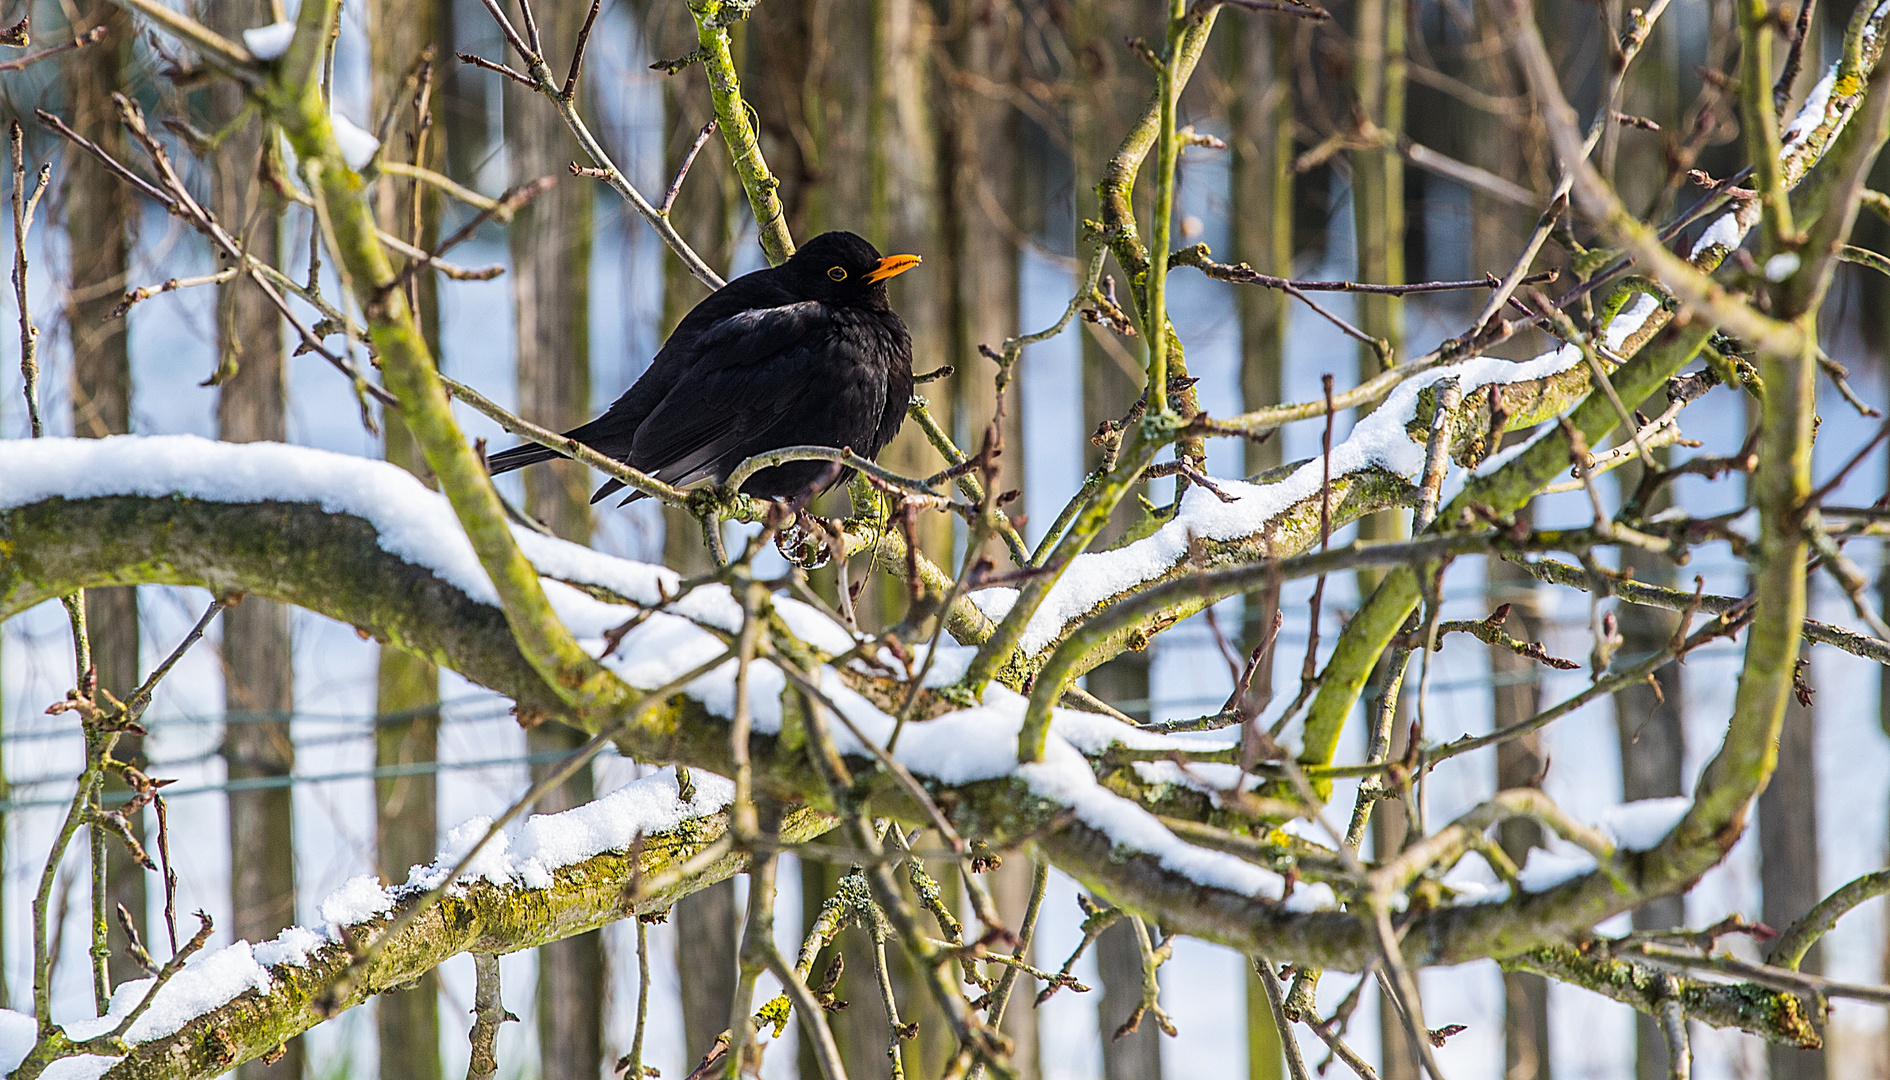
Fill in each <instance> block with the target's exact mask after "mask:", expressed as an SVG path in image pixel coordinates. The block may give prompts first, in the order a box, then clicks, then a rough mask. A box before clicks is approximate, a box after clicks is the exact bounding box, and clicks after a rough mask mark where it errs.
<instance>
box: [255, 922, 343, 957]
mask: <svg viewBox="0 0 1890 1080" xmlns="http://www.w3.org/2000/svg"><path fill="white" fill-rule="evenodd" d="M327 944H329V939H328V938H327V937H326V936H325V935H322V934H318V933H316V932H315V931H313V930H310V929H309V928H308V927H306V926H291V927H289V928H288V929H286V930H284V931H283V932H282V933H280V934H277V935H276V936H275V940H273V941H265V942H263V943H262V944H260V945H258V946H256V947H255V948H254V949H252V950H250V951H251V952H253V953H255V955H256V962H257V963H258V964H261V965H262V966H263V967H275V966H276V965H278V964H288V965H290V966H291V967H306V966H307V965H308V958H309V954H310V953H312V952H314V951H315V950H316V949H319V948H321V947H322V946H324V945H327Z"/></svg>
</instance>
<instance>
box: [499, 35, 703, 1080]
mask: <svg viewBox="0 0 1890 1080" xmlns="http://www.w3.org/2000/svg"><path fill="white" fill-rule="evenodd" d="M553 40H555V39H553ZM584 742H585V738H584V733H583V732H581V731H577V730H575V729H573V728H568V727H565V726H564V725H563V724H550V723H547V724H540V725H539V726H538V727H535V728H533V729H531V731H529V732H527V733H526V736H525V745H526V747H527V748H528V749H529V750H530V751H531V753H532V754H533V755H535V756H536V755H540V754H553V753H557V754H568V753H570V752H572V751H574V750H576V749H577V748H578V747H580V746H582V745H584ZM555 768H557V763H556V762H555V761H554V762H551V763H549V764H541V765H534V766H532V775H533V779H534V780H535V779H537V778H538V777H539V776H541V775H543V774H544V773H545V772H547V771H549V770H551V769H555ZM595 795H596V791H595V790H594V789H593V788H592V785H591V773H590V770H589V769H579V770H578V772H577V775H575V776H573V777H572V778H571V779H570V780H567V781H565V783H564V784H562V785H561V786H559V787H558V788H556V789H554V790H553V791H552V792H551V793H550V794H549V795H547V796H545V797H544V798H543V799H540V800H539V801H538V806H537V808H536V810H537V812H538V813H540V814H555V813H558V812H560V811H564V810H569V809H571V808H572V807H574V806H580V805H582V804H584V803H587V802H589V801H591V799H592V798H593V797H595ZM609 978H610V974H609V972H607V971H606V970H605V967H604V933H603V931H602V930H591V931H588V932H586V933H582V934H578V935H577V936H575V937H568V938H564V939H563V940H561V941H554V942H550V943H548V944H545V945H540V946H539V947H538V1061H539V1065H538V1068H539V1075H540V1076H541V1077H544V1080H596V1078H597V1076H598V1071H599V1069H601V1068H602V1067H603V1064H604V1010H603V1003H604V999H605V997H606V993H605V985H606V983H607V982H608V980H609ZM726 1023H727V1021H726V1019H725V1020H724V1024H725V1025H726Z"/></svg>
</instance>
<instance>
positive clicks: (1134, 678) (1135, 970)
mask: <svg viewBox="0 0 1890 1080" xmlns="http://www.w3.org/2000/svg"><path fill="white" fill-rule="evenodd" d="M1148 669H1149V665H1148V661H1147V659H1145V654H1142V653H1127V654H1124V655H1123V656H1121V657H1118V658H1117V659H1115V660H1112V661H1110V662H1109V663H1107V664H1104V665H1102V666H1101V667H1098V668H1097V669H1096V670H1094V671H1092V672H1090V673H1089V690H1090V692H1091V693H1093V694H1095V695H1096V696H1097V697H1099V698H1101V699H1103V700H1104V701H1106V702H1108V703H1109V704H1111V705H1114V706H1115V707H1116V708H1118V709H1121V710H1123V711H1124V712H1127V713H1128V714H1129V715H1130V716H1133V717H1136V718H1137V719H1146V718H1147V716H1148V694H1149V686H1148ZM1149 929H1150V932H1151V933H1152V932H1153V931H1154V927H1150V928H1149ZM1094 948H1095V950H1096V975H1097V977H1098V978H1100V979H1101V980H1102V984H1103V986H1102V990H1103V992H1102V994H1101V997H1100V999H1099V1000H1098V1001H1097V1003H1096V1027H1097V1030H1098V1031H1099V1032H1101V1034H1102V1045H1103V1076H1104V1078H1105V1080H1160V1078H1161V1075H1162V1048H1161V1038H1162V1035H1161V1031H1160V1029H1158V1028H1157V1027H1156V1026H1155V1023H1154V1021H1153V1020H1145V1021H1144V1022H1143V1024H1142V1025H1141V1026H1140V1027H1139V1028H1137V1029H1136V1030H1135V1031H1134V1032H1133V1033H1131V1034H1128V1035H1124V1036H1123V1037H1122V1038H1120V1039H1117V1038H1114V1037H1113V1036H1114V1035H1115V1033H1116V1029H1117V1028H1119V1027H1121V1026H1122V1024H1123V1022H1124V1021H1125V1020H1127V1019H1128V1018H1129V1014H1130V1013H1131V1012H1133V1011H1135V1007H1136V1006H1137V1005H1139V1004H1141V1001H1142V950H1141V947H1140V946H1139V945H1138V944H1137V943H1136V940H1135V925H1134V924H1133V923H1131V922H1130V921H1129V920H1128V919H1119V920H1117V922H1116V924H1115V925H1114V926H1111V927H1110V928H1109V929H1107V930H1105V931H1103V933H1102V936H1101V937H1099V938H1097V939H1096V944H1095V946H1094Z"/></svg>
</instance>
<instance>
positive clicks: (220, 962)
mask: <svg viewBox="0 0 1890 1080" xmlns="http://www.w3.org/2000/svg"><path fill="white" fill-rule="evenodd" d="M155 981H156V980H154V979H134V980H132V981H131V982H127V983H122V984H120V985H119V987H118V988H117V989H116V990H114V991H112V1000H111V1004H110V1005H109V1006H108V1007H107V1008H106V1011H105V1015H104V1016H97V1017H86V1018H85V1019H83V1020H74V1021H71V1022H68V1023H66V1024H64V1025H63V1027H64V1028H65V1031H66V1034H67V1035H68V1036H70V1037H71V1038H73V1039H76V1040H79V1041H84V1040H86V1039H90V1038H94V1037H96V1036H99V1035H103V1034H106V1033H107V1032H109V1031H111V1030H112V1029H113V1028H116V1027H117V1026H118V1025H119V1023H120V1022H122V1021H123V1020H124V1018H125V1017H126V1016H128V1015H130V1014H131V1010H132V1009H134V1008H136V1007H137V1005H138V1003H139V1002H140V1001H143V1000H144V995H145V994H146V992H148V991H149V990H150V989H151V984H152V983H153V982H155ZM273 985H274V982H273V980H272V979H270V977H269V971H268V969H266V968H264V967H263V966H262V965H261V964H259V963H257V962H256V956H255V951H254V950H253V949H251V948H250V945H249V942H247V941H236V942H232V943H231V944H229V945H226V946H224V947H223V948H221V949H216V950H214V951H211V952H201V953H198V954H197V955H196V956H193V957H191V958H190V959H189V960H187V961H185V963H184V967H183V969H182V970H181V971H179V972H178V973H177V974H176V975H175V976H173V977H172V978H171V980H170V981H169V982H167V983H165V984H164V986H163V988H162V989H160V990H159V991H158V992H157V997H156V998H154V999H153V1000H152V1002H151V1007H150V1008H149V1009H146V1010H145V1012H144V1015H142V1016H140V1017H138V1019H137V1021H136V1022H135V1023H133V1024H132V1025H131V1027H130V1028H129V1029H128V1030H127V1031H126V1032H125V1041H126V1042H129V1043H134V1044H136V1043H143V1042H150V1041H151V1040H152V1039H162V1038H164V1037H165V1036H168V1035H173V1034H176V1033H177V1032H178V1031H180V1030H182V1029H183V1027H184V1025H185V1024H188V1023H190V1022H191V1021H192V1020H194V1019H196V1018H197V1017H199V1016H201V1015H203V1014H204V1013H206V1012H209V1011H210V1010H211V1009H215V1008H218V1007H220V1006H222V1005H224V1004H227V1003H228V1002H230V1001H232V1000H234V999H235V998H237V997H238V996H240V995H242V994H245V993H248V992H249V991H251V990H255V991H257V992H258V993H263V994H267V993H268V992H269V990H270V988H271V987H272V986H273ZM113 1060H115V1059H113ZM47 1075H50V1073H48V1074H47Z"/></svg>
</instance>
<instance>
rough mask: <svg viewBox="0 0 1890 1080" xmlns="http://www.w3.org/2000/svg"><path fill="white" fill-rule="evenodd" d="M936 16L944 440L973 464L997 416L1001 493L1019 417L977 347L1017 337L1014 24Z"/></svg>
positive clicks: (985, 1)
mask: <svg viewBox="0 0 1890 1080" xmlns="http://www.w3.org/2000/svg"><path fill="white" fill-rule="evenodd" d="M939 12H940V16H939V17H940V22H941V26H940V33H941V34H942V35H943V36H944V38H945V44H946V48H945V49H944V50H943V52H944V53H945V54H947V55H948V56H949V57H950V64H951V68H950V70H948V71H945V72H942V73H941V74H942V77H941V80H940V81H941V84H942V85H941V92H940V100H941V101H942V103H943V106H944V107H943V108H941V109H940V110H939V143H940V147H941V149H942V151H943V153H942V154H941V155H940V157H939V163H940V165H941V166H942V168H943V170H944V171H943V175H942V176H941V177H940V178H939V192H940V194H941V195H942V196H943V199H942V213H943V216H944V221H943V228H942V229H941V230H940V231H941V237H940V239H941V241H942V245H941V246H942V248H943V254H944V256H945V264H944V265H943V266H941V267H940V272H941V277H943V278H944V281H943V284H944V287H945V290H946V293H947V296H948V299H947V305H948V309H949V314H948V316H947V341H946V356H947V357H948V360H947V362H948V363H950V364H952V365H953V366H954V367H956V368H957V373H956V374H955V375H954V376H953V377H952V384H951V385H952V398H953V405H952V414H953V420H954V421H955V422H954V424H953V426H952V428H951V429H950V430H952V432H953V438H954V439H955V440H956V441H957V443H958V446H959V449H961V450H963V451H964V452H965V453H966V454H975V453H977V452H978V448H979V447H980V446H982V445H983V440H984V437H985V433H986V431H987V429H988V428H989V426H990V423H991V421H992V419H993V417H994V416H995V415H996V411H997V409H999V408H1000V407H1002V408H1003V410H1004V416H1003V422H1002V423H1001V425H1000V426H999V429H998V434H999V438H1000V440H1001V443H1000V445H1001V449H1002V455H1003V456H1002V457H1000V458H999V459H998V466H999V472H998V479H997V487H998V490H999V492H1000V493H1002V492H1005V491H1011V490H1015V489H1017V488H1019V487H1020V486H1022V484H1023V478H1024V469H1023V466H1024V428H1023V418H1024V417H1023V408H1022V406H1021V403H1020V402H1019V400H1018V392H1017V387H1016V384H1015V383H1014V382H1013V384H1012V385H1011V386H1010V387H1009V389H1008V391H1007V393H1006V395H1005V399H1006V400H1004V401H1003V402H1001V403H1000V402H999V400H998V395H997V389H996V385H995V381H994V380H995V377H996V374H997V368H996V365H995V364H993V363H991V361H989V360H988V359H986V358H985V357H984V356H982V355H981V354H980V353H979V351H978V347H979V346H980V345H985V346H989V347H990V348H993V349H996V348H997V347H998V346H999V345H1002V344H1003V342H1004V339H1005V338H1007V337H1009V336H1011V335H1013V334H1015V333H1017V313H1018V308H1017V301H1018V296H1017V290H1018V269H1019V266H1018V259H1019V256H1020V254H1021V252H1020V248H1019V239H1020V237H1021V231H1020V228H1019V225H1018V220H1019V218H1020V217H1021V216H1022V214H1021V205H1020V203H1019V199H1018V194H1019V191H1020V185H1019V183H1018V180H1019V171H1020V160H1019V157H1020V154H1019V151H1020V147H1019V146H1018V135H1019V133H1020V132H1021V130H1022V129H1021V125H1020V123H1019V118H1018V116H1017V114H1016V110H1015V109H1013V108H1012V107H1011V104H1010V101H1009V100H1007V97H1006V94H1007V93H1015V92H1018V88H1017V81H1018V71H1019V63H1020V57H1019V56H1018V37H1019V31H1020V28H1021V21H1022V19H1021V13H1020V11H1019V10H1018V9H1017V7H1016V6H1015V5H1014V4H1012V3H1008V2H1004V0H945V2H943V3H941V4H940V7H939ZM990 554H991V556H992V557H993V558H994V559H998V558H1001V555H1002V546H1001V545H999V544H997V543H996V542H995V541H994V542H993V543H992V544H991V545H990Z"/></svg>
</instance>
